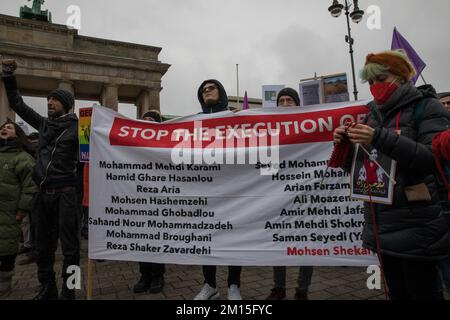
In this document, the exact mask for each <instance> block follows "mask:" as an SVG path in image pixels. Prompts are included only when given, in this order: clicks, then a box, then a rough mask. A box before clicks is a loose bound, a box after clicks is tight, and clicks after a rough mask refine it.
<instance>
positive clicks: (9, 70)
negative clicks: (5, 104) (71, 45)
mask: <svg viewBox="0 0 450 320" xmlns="http://www.w3.org/2000/svg"><path fill="white" fill-rule="evenodd" d="M16 68H17V63H16V62H15V61H14V60H3V61H2V76H1V78H2V80H3V83H4V84H5V89H6V93H7V96H8V101H9V105H10V107H11V108H12V109H13V110H14V111H15V112H16V113H17V114H18V115H19V116H20V117H21V118H22V119H24V120H25V121H26V122H27V123H28V124H29V125H31V126H32V127H33V128H35V129H36V130H38V131H39V142H38V147H37V150H36V158H37V160H36V166H35V168H34V173H33V180H34V182H35V183H36V185H37V186H38V188H39V192H38V193H37V196H36V199H35V203H34V208H33V210H34V215H33V216H36V221H35V231H34V235H35V237H36V238H35V244H36V250H37V265H38V279H39V282H40V283H41V289H40V291H39V293H38V294H37V295H36V296H35V298H34V299H35V300H49V299H57V298H58V290H57V287H56V280H55V272H54V270H53V265H54V262H55V251H56V248H57V246H58V239H59V240H60V241H61V249H62V253H63V256H64V261H63V271H62V273H61V276H62V280H63V283H62V290H61V294H60V296H59V298H60V299H62V300H73V299H75V290H74V289H69V288H68V287H67V280H68V279H69V276H70V275H71V274H72V272H70V273H69V271H70V269H69V270H68V268H69V267H70V266H79V265H80V236H79V230H80V217H79V199H78V193H77V190H76V185H77V164H78V149H79V144H78V118H77V116H76V114H75V113H73V108H74V104H75V99H74V96H73V94H72V93H70V92H68V91H65V90H58V89H57V90H53V91H52V92H50V93H49V94H48V96H47V107H48V110H47V112H48V118H45V117H43V116H41V115H40V114H38V113H37V112H36V111H35V110H33V109H32V108H31V107H29V106H27V105H26V104H25V102H24V101H23V99H22V97H21V96H20V95H19V92H18V89H17V82H16V77H15V75H14V71H15V69H16Z"/></svg>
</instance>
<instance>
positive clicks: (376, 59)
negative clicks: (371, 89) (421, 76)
mask: <svg viewBox="0 0 450 320" xmlns="http://www.w3.org/2000/svg"><path fill="white" fill-rule="evenodd" d="M369 63H375V64H379V65H382V66H385V67H387V68H388V71H389V72H390V73H392V74H395V75H397V76H399V77H401V78H403V79H404V80H405V81H410V80H411V79H412V78H413V77H414V76H415V75H416V70H415V69H414V66H413V64H412V63H411V61H410V60H409V58H408V55H407V54H406V53H405V52H403V51H401V50H396V51H384V52H380V53H377V54H374V53H370V54H368V55H367V57H366V64H365V65H368V64H369Z"/></svg>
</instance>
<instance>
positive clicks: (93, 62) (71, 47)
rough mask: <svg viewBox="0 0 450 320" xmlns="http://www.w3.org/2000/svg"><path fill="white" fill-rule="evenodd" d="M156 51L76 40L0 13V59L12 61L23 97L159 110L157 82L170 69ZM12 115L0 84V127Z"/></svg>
mask: <svg viewBox="0 0 450 320" xmlns="http://www.w3.org/2000/svg"><path fill="white" fill-rule="evenodd" d="M160 52H161V48H158V47H152V46H146V45H139V44H132V43H126V42H119V41H111V40H106V39H99V38H92V37H86V36H81V35H79V34H78V31H77V30H75V29H71V28H69V27H67V26H65V25H59V24H53V23H49V22H45V21H38V20H29V19H22V18H17V17H12V16H7V15H0V55H2V57H3V59H15V60H16V61H17V64H18V69H17V71H16V74H17V82H18V86H19V90H20V93H21V94H22V95H24V96H34V97H46V96H47V94H48V93H49V92H50V91H51V90H53V89H56V88H60V89H65V90H69V91H71V92H72V93H74V95H75V98H76V99H78V100H93V101H98V102H99V103H100V104H101V105H103V106H105V107H108V108H111V109H114V110H117V108H118V104H119V103H131V104H135V105H136V106H137V111H138V117H140V116H141V115H142V114H144V113H145V112H146V111H148V110H150V109H158V110H159V109H160V105H159V94H160V91H161V90H162V87H161V78H162V77H163V75H164V74H165V73H166V72H167V70H168V69H169V67H170V65H168V64H165V63H162V62H161V61H159V60H158V54H159V53H160ZM7 117H9V118H11V119H14V113H13V111H12V110H11V109H10V108H9V104H8V99H7V96H6V92H5V88H4V85H3V82H2V81H0V123H3V122H4V121H6V118H7Z"/></svg>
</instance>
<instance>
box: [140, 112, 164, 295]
mask: <svg viewBox="0 0 450 320" xmlns="http://www.w3.org/2000/svg"><path fill="white" fill-rule="evenodd" d="M142 119H143V120H145V121H153V122H162V117H161V113H160V112H159V110H150V111H148V112H146V113H144V115H143V116H142ZM165 271H166V269H165V265H164V264H162V263H153V262H139V272H140V273H141V278H140V279H139V281H138V282H137V283H136V284H135V285H134V287H133V292H134V293H142V292H146V291H148V292H150V293H159V292H161V291H162V289H163V288H164V273H165Z"/></svg>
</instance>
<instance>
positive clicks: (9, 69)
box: [2, 59, 17, 75]
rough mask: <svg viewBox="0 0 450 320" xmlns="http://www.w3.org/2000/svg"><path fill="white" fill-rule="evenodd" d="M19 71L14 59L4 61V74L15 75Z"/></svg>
mask: <svg viewBox="0 0 450 320" xmlns="http://www.w3.org/2000/svg"><path fill="white" fill-rule="evenodd" d="M16 69H17V63H16V60H14V59H5V60H2V72H3V74H4V75H10V74H13V73H14V71H16Z"/></svg>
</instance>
